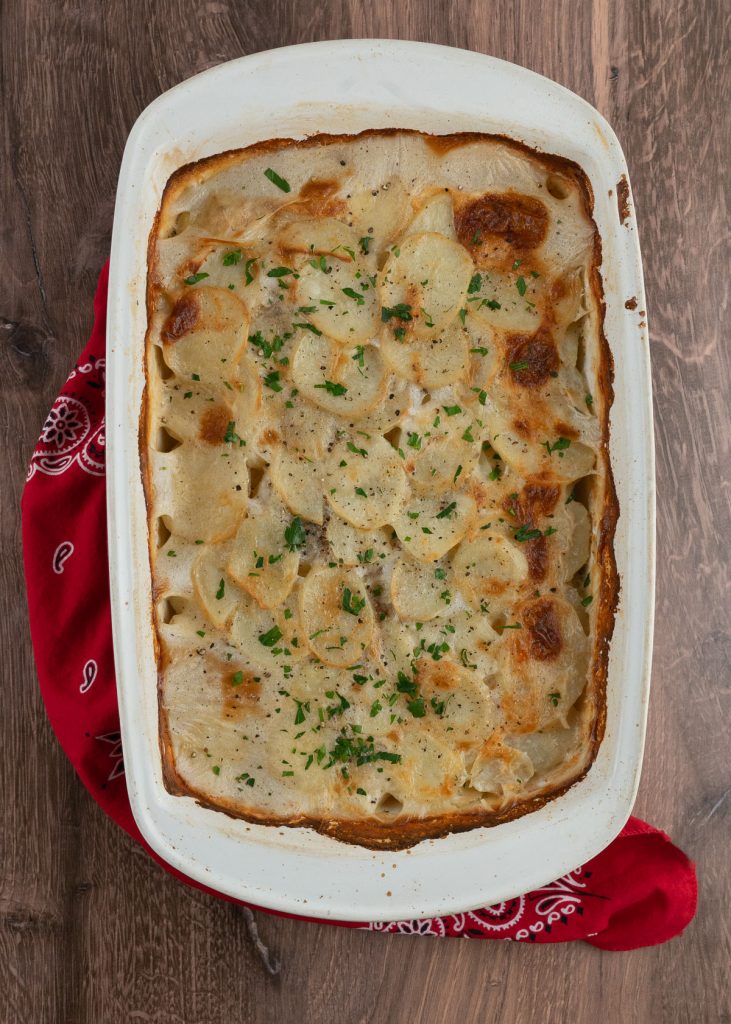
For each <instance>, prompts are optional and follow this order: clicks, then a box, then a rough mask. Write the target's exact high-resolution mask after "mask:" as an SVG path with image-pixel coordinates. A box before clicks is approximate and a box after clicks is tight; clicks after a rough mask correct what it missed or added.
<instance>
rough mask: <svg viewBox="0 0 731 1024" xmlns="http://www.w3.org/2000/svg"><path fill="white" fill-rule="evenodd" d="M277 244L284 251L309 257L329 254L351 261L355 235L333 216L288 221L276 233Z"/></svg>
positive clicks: (356, 237) (353, 256)
mask: <svg viewBox="0 0 731 1024" xmlns="http://www.w3.org/2000/svg"><path fill="white" fill-rule="evenodd" d="M277 241H278V243H279V247H280V248H281V249H283V250H284V251H285V252H294V253H303V254H305V255H308V256H332V258H333V259H337V260H340V261H341V262H343V263H354V262H355V258H356V253H357V252H358V236H357V235H356V233H355V232H354V231H353V229H352V228H349V227H348V225H347V224H343V222H342V221H341V220H335V218H334V217H320V218H313V219H310V220H295V221H290V222H289V224H286V225H285V226H284V228H283V229H282V230H281V231H280V232H279V235H278V239H277Z"/></svg>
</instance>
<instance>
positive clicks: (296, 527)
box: [284, 516, 307, 551]
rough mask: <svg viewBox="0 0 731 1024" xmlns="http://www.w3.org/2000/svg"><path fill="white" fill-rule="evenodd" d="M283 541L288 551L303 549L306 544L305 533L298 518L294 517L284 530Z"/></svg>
mask: <svg viewBox="0 0 731 1024" xmlns="http://www.w3.org/2000/svg"><path fill="white" fill-rule="evenodd" d="M284 540H285V543H286V545H287V547H288V548H289V550H290V551H297V550H298V548H303V547H304V546H305V544H306V542H307V533H306V532H305V528H304V526H303V525H302V520H301V519H300V517H299V516H295V517H294V519H293V520H292V522H291V523H290V524H289V526H286V527H285V528H284Z"/></svg>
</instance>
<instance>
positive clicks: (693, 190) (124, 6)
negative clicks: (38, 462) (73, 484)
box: [0, 0, 731, 1024]
mask: <svg viewBox="0 0 731 1024" xmlns="http://www.w3.org/2000/svg"><path fill="white" fill-rule="evenodd" d="M728 30H729V14H728V8H727V7H726V8H725V13H724V5H723V4H722V3H721V0H701V2H700V3H698V2H697V0H696V2H690V0H646V2H643V0H635V2H634V3H633V2H630V0H624V2H619V3H611V2H610V0H594V2H593V3H592V2H591V0H587V2H586V3H582V2H581V0H541V2H540V3H539V2H538V0H534V2H531V0H513V2H510V0H499V2H494V3H487V2H483V3H481V2H479V0H455V2H452V3H449V2H443V0H428V2H424V3H420V2H419V0H413V2H410V3H404V4H394V3H392V2H389V0H366V2H361V3H359V2H357V0H341V2H332V3H328V2H326V0H319V2H316V0H299V2H297V3H287V2H285V0H248V2H246V0H198V2H191V0H186V2H182V0H159V2H155V0H147V2H143V0H105V2H104V3H92V2H83V0H81V2H80V3H71V2H67V0H52V2H50V3H49V2H48V0H15V2H12V0H11V2H9V3H8V4H6V5H5V9H4V11H3V14H2V23H1V26H0V37H1V41H2V69H3V70H2V89H3V94H4V102H5V111H6V120H5V122H4V128H3V135H2V174H1V180H0V188H1V190H2V191H1V192H0V195H1V200H0V209H2V211H3V217H2V227H1V228H0V232H1V234H0V238H1V239H2V272H1V273H0V295H1V296H2V300H1V301H2V305H1V306H0V312H1V313H2V321H1V325H2V334H1V335H0V340H1V341H2V364H3V368H2V421H1V422H2V430H3V443H2V451H1V452H0V459H1V460H2V462H1V467H0V479H2V485H1V486H2V492H1V493H2V499H1V500H2V541H3V558H2V561H1V562H0V574H1V578H2V592H3V596H2V615H0V630H1V631H2V640H3V647H2V649H3V656H4V664H5V670H4V672H3V698H2V713H0V735H1V737H2V738H1V740H0V762H1V764H2V780H3V782H2V793H3V812H4V813H3V821H2V833H1V834H2V849H1V851H0V865H1V871H0V875H1V877H2V883H1V887H0V993H3V994H2V995H0V1018H2V1020H3V1021H7V1022H13V1024H23V1022H33V1024H45V1022H53V1024H55V1022H58V1024H85V1022H90V1024H116V1022H122V1021H154V1022H159V1024H163V1022H164V1024H173V1022H180V1021H185V1022H196V1024H203V1022H218V1021H226V1022H229V1021H230V1022H248V1021H257V1022H265V1021H266V1022H274V1021H276V1022H282V1021H300V1020H302V1021H318V1022H319V1021H331V1020H338V1021H340V1020H343V1021H358V1022H364V1021H371V1020H372V1021H379V1022H400V1021H404V1022H407V1021H408V1022H410V1021H429V1022H437V1021H445V1022H452V1021H459V1022H465V1024H467V1022H473V1021H475V1022H476V1021H496V1020H501V1021H502V1020H505V1021H543V1020H546V1021H550V1022H553V1021H568V1022H575V1021H598V1020H604V1021H621V1022H623V1024H625V1022H631V1021H638V1022H643V1024H645V1022H654V1021H667V1022H673V1024H675V1022H683V1021H693V1022H698V1021H703V1022H705V1021H725V1022H727V1021H729V1019H730V1018H729V1015H730V1014H731V1008H730V1006H729V999H728V967H729V963H731V960H730V959H729V946H728V934H729V906H730V903H731V901H730V899H729V896H730V893H729V870H728V868H729V853H728V848H729V831H728V821H729V804H730V803H731V800H729V799H728V797H729V792H730V791H731V786H730V782H729V773H728V750H729V729H728V721H729V717H728V712H729V702H728V695H729V662H730V660H731V644H730V643H729V617H728V605H729V587H728V562H729V555H728V552H729V525H730V520H729V514H728V513H729V475H730V474H729V469H730V468H731V466H730V459H729V439H730V438H731V417H730V416H729V408H728V406H729V389H728V386H727V384H728V380H729V360H728V347H727V345H725V344H724V339H723V336H722V333H721V313H722V311H724V310H727V303H728V294H729V273H728V267H729V246H728V220H727V219H724V218H726V217H727V216H728V210H727V199H728V194H727V193H726V194H724V178H725V177H726V179H727V167H728V163H729V156H730V155H731V154H730V152H729V132H728V121H727V120H726V121H725V117H726V114H727V109H726V108H727V103H728V98H729V85H730V84H731V83H730V81H729V71H728V64H729V34H728ZM342 36H366V37H367V36H371V37H378V36H394V37H400V38H411V39H420V40H430V41H432V42H440V43H448V44H452V45H456V46H462V47H468V48H471V49H474V50H479V51H482V52H484V53H490V54H495V55H497V56H499V57H503V58H506V59H507V60H511V61H516V62H517V63H520V64H524V65H526V66H527V67H530V68H533V69H534V70H536V71H540V72H542V73H544V74H546V75H549V76H550V77H551V78H554V79H556V80H557V81H559V82H562V83H564V84H565V85H567V86H568V87H569V88H570V89H573V90H575V91H576V92H578V93H579V94H581V95H582V96H585V97H586V98H587V99H588V100H589V101H590V102H591V103H594V104H595V105H596V106H597V107H598V108H599V109H600V110H601V111H602V113H603V114H605V115H606V116H607V117H608V118H609V120H610V121H611V123H612V124H613V125H614V127H615V129H616V131H617V133H618V135H619V138H620V141H621V143H622V145H623V147H624V150H625V153H626V154H627V158H628V161H629V165H630V172H631V177H632V182H633V185H634V190H635V198H636V205H637V209H638V213H639V220H640V228H641V235H642V243H643V251H644V258H645V273H646V276H647V291H648V306H649V317H650V326H651V344H652V349H653V352H652V356H653V364H654V380H655V405H656V417H657V418H656V423H657V456H658V463H657V472H658V487H659V522H658V540H659V553H658V568H659V587H658V608H657V632H656V642H655V661H654V678H653V699H652V705H651V711H650V723H649V732H648V744H647V754H646V760H645V769H644V774H643V778H642V785H641V787H640V794H639V797H638V801H637V806H636V812H637V813H638V814H640V815H642V816H645V817H647V818H648V819H650V820H651V821H652V822H654V823H655V824H657V825H659V826H661V827H662V828H664V829H666V830H667V831H669V832H670V833H671V834H672V835H673V837H674V838H675V839H676V841H677V842H678V843H679V844H681V845H682V846H683V847H684V849H686V850H687V851H688V853H689V854H690V855H691V856H692V857H693V858H694V859H695V860H696V861H697V863H698V868H699V874H700V883H701V902H700V910H699V913H698V916H697V918H696V920H695V922H694V923H693V924H692V926H691V927H690V928H689V929H688V930H687V932H686V934H685V935H684V936H683V937H682V938H680V939H677V940H675V941H674V942H671V943H669V944H668V945H666V946H664V947H661V948H657V949H648V950H643V951H640V952H635V953H629V954H620V953H616V954H601V953H599V952H597V951H595V950H593V949H590V948H589V947H586V946H583V945H571V946H565V947H563V946H554V947H550V946H549V947H544V948H530V949H528V948H525V947H521V946H516V945H510V944H507V943H489V944H488V943H479V942H469V941H468V942H462V941H457V940H445V941H443V942H439V941H436V942H435V941H432V940H427V939H424V938H413V939H411V938H404V937H400V936H391V937H385V936H378V935H369V934H364V933H353V932H344V931H342V930H339V929H336V928H330V927H325V926H322V927H320V926H316V925H307V924H301V923H298V922H292V921H286V920H281V919H277V918H271V917H268V916H266V915H264V914H258V915H257V920H258V924H259V928H260V931H261V934H262V936H263V938H264V939H265V941H266V942H267V944H268V945H269V946H270V947H271V949H272V950H273V951H276V954H277V955H278V956H279V957H280V958H281V960H282V964H283V966H282V970H281V973H280V974H279V976H278V977H276V978H271V977H269V976H268V975H267V973H266V972H265V971H264V969H263V966H262V963H261V962H260V959H259V957H258V955H257V953H256V950H255V948H254V946H253V944H252V943H251V941H250V939H249V937H248V934H247V928H246V922H245V920H244V919H243V917H242V913H241V911H239V910H237V909H235V908H234V907H232V906H229V905H228V904H226V903H223V902H220V901H219V900H217V899H215V898H213V897H208V896H205V895H202V894H201V893H198V892H194V891H191V890H189V889H187V888H186V887H184V886H183V885H181V884H179V883H178V882H177V881H175V880H174V879H172V878H170V877H168V876H166V874H165V873H164V872H163V871H161V870H160V869H159V868H158V867H157V866H156V865H155V864H153V863H152V862H151V861H150V860H149V859H148V858H147V857H146V855H145V854H144V853H142V852H141V851H140V850H139V849H138V848H137V847H135V845H134V844H133V843H132V841H131V840H130V839H128V838H127V836H126V835H125V834H123V833H122V832H121V831H120V830H119V829H118V828H117V827H116V826H115V825H113V824H112V823H111V822H110V821H108V820H107V819H106V818H105V817H104V815H103V814H102V812H101V811H100V810H99V809H98V807H97V806H96V805H95V804H94V803H93V802H92V801H91V799H90V798H89V797H88V796H87V794H86V792H85V791H84V789H83V788H82V786H81V785H80V783H79V782H78V780H77V778H76V776H75V775H74V773H73V771H72V769H71V768H70V767H69V765H68V763H67V761H66V759H65V757H64V755H63V753H62V752H61V749H60V748H59V746H58V744H57V742H56V740H55V738H54V736H53V734H52V732H51V729H50V727H49V725H48V723H47V721H46V718H45V716H44V712H43V707H42V704H41V700H40V697H39V694H38V690H37V687H36V680H35V673H34V667H33V657H32V652H31V646H30V639H29V635H28V628H27V622H26V607H25V600H24V596H23V590H24V587H23V573H22V565H21V553H20V544H19V528H18V497H19V494H20V491H21V489H22V486H23V478H24V473H25V467H26V464H27V462H28V459H29V456H30V453H31V450H32V446H33V443H34V441H35V439H36V437H37V436H38V433H39V431H40V428H41V425H42V423H43V420H44V417H45V415H46V412H47V410H48V408H49V407H50V405H51V403H52V401H53V398H54V397H55V395H56V393H57V391H58V389H59V387H60V385H61V384H62V383H63V381H64V379H65V377H66V375H67V373H68V370H69V368H70V367H71V365H72V363H73V361H74V359H75V357H76V355H77V354H78V353H79V352H80V350H81V348H82V346H83V343H84V342H85V340H86V337H87V334H88V331H89V327H90V324H91V315H92V309H91V298H92V294H93V290H94V285H95V282H96V277H97V274H98V272H99V269H100V267H101V266H102V263H103V262H104V259H105V257H106V254H107V252H108V248H109V236H110V229H111V225H112V210H113V201H114V192H115V187H116V180H117V172H118V169H119V162H120V157H121V154H122V148H123V145H124V142H125V139H126V136H127V133H128V131H129V129H130V127H131V126H132V124H133V122H134V120H135V118H136V117H137V115H138V114H139V112H140V111H141V110H142V109H143V108H144V107H145V106H146V105H147V104H148V103H149V102H150V101H151V100H153V99H154V98H155V97H156V96H157V95H158V94H159V93H161V92H163V91H164V90H165V89H168V88H169V87H170V86H172V85H175V84H176V83H177V82H180V81H182V80H183V79H185V78H187V77H188V76H190V75H192V74H195V73H196V72H198V71H202V70H203V69H204V68H207V67H210V66H211V65H213V64H217V63H219V62H221V61H225V60H228V59H230V58H232V57H237V56H240V55H242V54H246V53H251V52H253V51H256V50H265V49H268V48H269V47H274V46H279V45H284V44H288V43H294V42H304V41H309V40H313V39H327V38H337V37H342ZM437 87H438V86H437ZM724 124H725V127H724ZM724 478H725V479H724ZM724 972H725V974H726V977H725V979H724Z"/></svg>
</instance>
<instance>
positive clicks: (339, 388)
mask: <svg viewBox="0 0 731 1024" xmlns="http://www.w3.org/2000/svg"><path fill="white" fill-rule="evenodd" d="M315 387H316V388H321V389H322V390H323V391H327V393H328V394H330V395H336V396H338V395H345V394H347V392H348V389H347V388H346V387H345V385H344V384H334V383H333V382H332V381H331V380H326V381H324V382H323V383H322V384H315Z"/></svg>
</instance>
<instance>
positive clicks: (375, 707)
mask: <svg viewBox="0 0 731 1024" xmlns="http://www.w3.org/2000/svg"><path fill="white" fill-rule="evenodd" d="M381 711H383V704H381V702H380V700H374V701H373V703H372V704H371V710H370V712H369V716H370V717H371V718H375V717H376V715H378V714H380V712H381Z"/></svg>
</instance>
